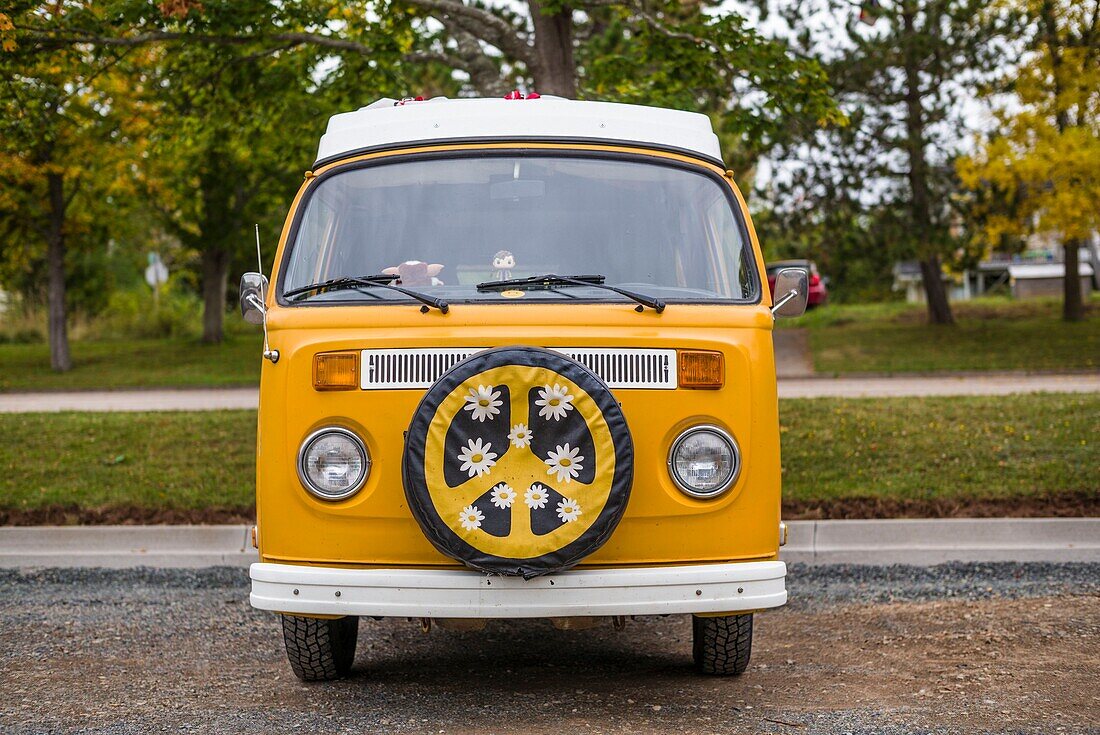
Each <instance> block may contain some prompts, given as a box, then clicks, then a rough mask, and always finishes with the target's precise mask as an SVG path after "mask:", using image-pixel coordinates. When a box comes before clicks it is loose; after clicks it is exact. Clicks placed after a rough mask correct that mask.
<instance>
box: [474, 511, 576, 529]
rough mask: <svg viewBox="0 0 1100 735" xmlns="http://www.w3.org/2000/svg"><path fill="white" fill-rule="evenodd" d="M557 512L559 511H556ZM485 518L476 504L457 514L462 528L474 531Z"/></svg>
mask: <svg viewBox="0 0 1100 735" xmlns="http://www.w3.org/2000/svg"><path fill="white" fill-rule="evenodd" d="M558 512H559V513H560V512H561V511H558ZM483 520H485V514H484V513H482V512H481V511H480V510H478V509H477V506H476V505H467V506H466V507H465V508H463V509H462V512H461V513H459V514H458V522H459V523H461V524H462V528H463V529H465V530H467V531H476V530H477V529H479V528H481V522H482V521H483Z"/></svg>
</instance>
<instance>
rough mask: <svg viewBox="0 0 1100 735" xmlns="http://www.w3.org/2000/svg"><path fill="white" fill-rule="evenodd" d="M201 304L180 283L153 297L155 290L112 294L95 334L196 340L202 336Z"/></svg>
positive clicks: (173, 283) (112, 336) (97, 321)
mask: <svg viewBox="0 0 1100 735" xmlns="http://www.w3.org/2000/svg"><path fill="white" fill-rule="evenodd" d="M201 315H202V301H201V300H200V299H199V297H198V296H196V295H195V293H194V292H193V291H190V290H187V289H184V288H182V287H181V286H180V284H179V281H178V280H177V281H169V282H168V284H167V285H166V286H165V287H162V288H161V290H160V294H159V295H158V296H156V297H155V298H154V294H153V290H152V289H151V288H149V287H148V286H146V285H145V284H142V285H141V286H140V287H137V288H130V289H125V290H115V291H112V292H111V294H110V297H109V300H108V302H107V306H106V308H105V309H104V310H103V312H102V313H101V314H99V317H98V318H97V319H96V321H95V324H94V329H93V332H92V334H93V335H94V336H99V337H111V338H115V339H156V338H161V337H175V338H197V337H198V336H199V335H200V334H201V333H202V324H201Z"/></svg>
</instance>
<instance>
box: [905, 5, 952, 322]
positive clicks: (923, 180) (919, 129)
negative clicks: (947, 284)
mask: <svg viewBox="0 0 1100 735" xmlns="http://www.w3.org/2000/svg"><path fill="white" fill-rule="evenodd" d="M914 22H915V19H914V13H913V10H912V8H911V7H906V8H904V10H903V11H902V27H903V29H904V32H905V37H904V39H903V40H902V43H903V44H904V45H905V133H906V140H905V148H906V153H907V155H908V158H909V171H908V179H909V191H910V200H909V213H910V216H911V217H912V220H913V234H914V235H916V237H917V253H918V254H919V255H920V257H921V261H920V271H921V279H922V280H923V282H924V296H925V300H926V302H927V304H928V321H929V322H931V323H932V324H954V323H955V317H954V315H953V314H952V313H951V304H950V303H948V301H947V289H945V288H944V287H943V274H942V269H941V267H940V257H939V254H938V253H937V252H936V246H935V245H934V244H933V243H932V229H933V228H932V204H931V192H930V191H929V186H928V175H929V174H928V161H926V160H925V158H924V147H925V146H924V126H925V124H926V123H925V119H924V103H923V101H922V99H921V78H920V73H921V67H920V60H919V59H918V58H917V56H916V54H915V52H914V49H915V48H916V46H917V45H918V44H919V41H920V39H919V37H918V35H917V30H916V28H915V26H914Z"/></svg>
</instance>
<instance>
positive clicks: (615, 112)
mask: <svg viewBox="0 0 1100 735" xmlns="http://www.w3.org/2000/svg"><path fill="white" fill-rule="evenodd" d="M395 103H396V100H392V99H381V100H378V101H377V102H374V103H372V104H370V105H368V106H366V107H362V108H360V109H358V110H356V111H354V112H344V113H341V114H338V115H333V116H332V117H331V118H329V122H328V130H327V131H326V132H325V134H324V135H323V136H321V143H320V146H319V147H318V150H317V160H318V161H321V160H327V159H331V158H334V157H338V156H341V155H345V154H348V153H351V152H353V151H357V150H362V149H365V148H374V147H380V146H388V145H394V144H399V143H423V142H426V141H434V140H462V139H475V138H476V139H486V138H489V139H491V138H501V139H514V138H530V139H539V138H545V139H547V140H555V139H556V140H562V139H592V140H605V141H609V142H628V143H638V144H642V145H650V146H658V147H667V148H679V149H683V150H687V151H691V152H694V153H698V154H701V155H703V156H706V157H708V158H713V159H716V160H721V159H722V152H721V149H720V148H719V145H718V136H717V135H715V134H714V130H713V129H712V127H711V122H710V118H708V117H707V116H706V115H703V114H700V113H697V112H685V111H683V110H671V109H667V108H663V107H645V106H642V105H625V104H619V103H615V102H587V101H577V100H567V99H564V98H561V97H540V98H538V99H530V100H524V99H519V100H505V99H486V98H475V99H446V98H442V97H438V98H435V99H431V100H426V101H423V102H407V103H405V104H395Z"/></svg>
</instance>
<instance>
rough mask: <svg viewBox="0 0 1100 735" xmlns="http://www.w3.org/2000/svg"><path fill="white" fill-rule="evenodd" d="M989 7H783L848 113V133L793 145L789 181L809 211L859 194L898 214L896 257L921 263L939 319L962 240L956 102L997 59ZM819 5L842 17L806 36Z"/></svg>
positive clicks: (973, 0) (949, 3) (933, 316)
mask: <svg viewBox="0 0 1100 735" xmlns="http://www.w3.org/2000/svg"><path fill="white" fill-rule="evenodd" d="M985 3H986V0H881V2H875V3H873V4H871V3H868V5H867V9H872V8H873V11H874V12H873V14H871V15H868V14H867V13H866V12H863V13H861V14H860V15H859V16H857V14H856V13H854V12H853V11H852V6H851V5H850V4H849V3H847V2H843V0H842V1H840V2H834V1H833V0H827V2H826V3H825V4H824V5H821V4H817V5H797V6H792V7H790V8H788V9H786V10H785V11H784V13H783V15H784V17H785V19H786V21H787V23H788V25H789V26H790V27H791V28H792V29H795V32H796V33H797V34H799V35H800V38H801V44H802V46H803V47H804V48H805V50H806V51H807V53H813V54H816V55H818V56H820V57H821V58H822V59H823V63H824V65H825V68H826V70H827V72H828V74H829V78H830V80H831V81H832V83H833V85H834V86H835V88H836V93H837V97H838V99H839V101H840V104H841V108H842V109H843V110H844V111H845V112H846V113H847V114H848V117H849V125H848V126H847V128H843V129H837V128H834V129H829V130H825V131H821V132H818V133H816V134H815V136H814V138H813V139H812V140H811V141H809V142H808V143H805V144H803V145H801V146H798V147H794V148H792V149H791V150H790V151H788V157H789V158H794V159H795V163H794V164H793V165H792V166H790V167H788V170H787V171H786V172H785V174H786V176H787V179H786V180H785V185H786V186H787V189H788V191H791V190H793V191H794V192H796V193H797V195H796V197H795V199H796V200H797V201H801V202H802V203H803V206H820V207H821V208H822V209H823V210H825V211H828V210H831V209H834V208H835V207H836V204H837V202H838V201H840V202H851V201H859V202H860V203H861V204H862V205H863V206H864V207H865V208H866V209H867V210H868V211H870V210H876V211H877V212H879V213H889V216H888V218H887V219H891V218H894V217H896V216H898V215H900V216H901V217H903V219H902V221H901V222H900V223H899V224H900V225H901V226H899V227H891V228H890V229H891V230H892V231H893V232H894V233H895V237H896V240H895V241H894V243H895V247H896V252H897V254H898V255H908V256H909V257H916V258H917V259H918V260H919V261H920V265H921V275H922V279H923V282H924V288H925V294H926V296H927V306H928V318H929V321H931V322H932V323H935V324H951V323H953V321H954V317H953V315H952V312H951V307H950V304H949V303H948V299H947V293H946V290H945V288H944V286H943V276H942V262H943V259H944V258H945V257H946V256H949V254H951V253H952V252H953V251H954V250H955V249H956V248H957V247H958V245H959V244H960V242H959V239H958V238H957V237H956V235H955V234H954V233H953V227H952V226H953V224H954V223H955V222H956V220H957V216H956V213H955V212H954V211H953V210H952V207H951V199H952V195H953V193H954V191H955V186H956V181H955V177H954V174H953V168H952V158H953V156H954V152H955V150H956V149H957V146H958V143H959V141H960V139H961V136H960V135H959V129H960V128H961V127H962V125H963V123H962V121H961V120H960V119H959V100H960V98H961V97H962V96H963V95H964V94H965V93H966V92H968V90H969V89H970V88H971V87H972V86H974V85H975V84H977V83H978V82H979V81H980V80H981V78H982V74H983V73H984V72H986V70H988V69H990V68H991V67H992V65H993V64H994V62H995V59H996V58H997V54H998V48H997V45H996V44H995V43H994V39H996V38H997V37H998V34H999V33H1000V32H1002V30H1003V25H1004V19H1003V18H1002V17H1001V16H999V15H981V14H979V13H978V11H979V10H980V9H981V8H982V7H983V6H984V5H985ZM822 12H826V13H829V14H831V15H832V16H834V17H843V18H845V21H844V22H843V23H841V24H840V27H839V28H833V27H831V26H826V27H825V28H824V29H823V30H818V31H811V30H810V29H811V28H813V27H815V22H814V19H815V18H816V19H817V20H818V21H820V19H821V13H822ZM861 20H862V21H864V22H860V21H861ZM867 21H870V22H871V23H872V24H873V25H868V24H867ZM816 25H817V26H818V27H820V26H821V24H820V23H817V24H816ZM806 157H809V158H810V162H809V164H808V165H807V164H804V163H803V161H804V159H805V158H806ZM822 182H829V185H823V184H822ZM838 188H839V189H841V190H842V192H840V193H838V191H837V189H838ZM840 221H843V218H841V220H840Z"/></svg>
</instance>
